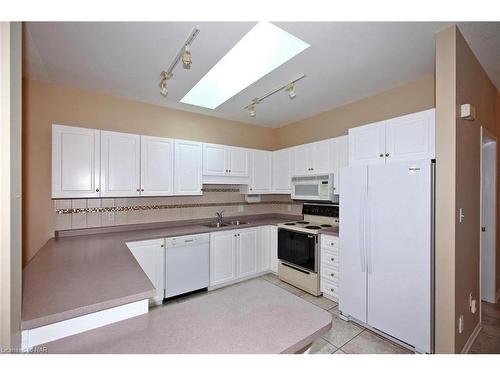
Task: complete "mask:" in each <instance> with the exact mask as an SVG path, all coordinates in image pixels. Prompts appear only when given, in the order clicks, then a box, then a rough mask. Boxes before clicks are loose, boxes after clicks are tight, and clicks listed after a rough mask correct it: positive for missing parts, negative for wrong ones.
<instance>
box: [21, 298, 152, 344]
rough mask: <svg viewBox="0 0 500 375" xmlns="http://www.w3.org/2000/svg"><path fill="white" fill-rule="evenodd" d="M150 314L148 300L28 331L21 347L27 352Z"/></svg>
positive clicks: (25, 331)
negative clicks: (43, 345)
mask: <svg viewBox="0 0 500 375" xmlns="http://www.w3.org/2000/svg"><path fill="white" fill-rule="evenodd" d="M147 312H148V300H147V299H143V300H141V301H136V302H132V303H127V304H125V305H121V306H117V307H112V308H110V309H106V310H101V311H97V312H94V313H91V314H86V315H82V316H77V317H75V318H71V319H67V320H63V321H61V322H57V323H52V324H49V325H46V326H42V327H37V328H33V329H27V330H24V331H22V332H21V341H22V343H21V347H22V349H23V350H27V349H29V348H32V347H34V346H37V345H40V344H44V343H47V342H51V341H54V340H59V339H61V338H63V337H68V336H72V335H76V334H77V333H81V332H85V331H89V330H91V329H94V328H99V327H102V326H105V325H108V324H111V323H116V322H119V321H120V320H125V319H129V318H132V317H134V316H138V315H142V314H145V313H147Z"/></svg>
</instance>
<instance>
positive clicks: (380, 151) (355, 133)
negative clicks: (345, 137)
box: [349, 121, 385, 165]
mask: <svg viewBox="0 0 500 375" xmlns="http://www.w3.org/2000/svg"><path fill="white" fill-rule="evenodd" d="M383 163H385V121H380V122H375V123H373V124H370V125H364V126H358V127H356V128H351V129H349V165H366V164H383Z"/></svg>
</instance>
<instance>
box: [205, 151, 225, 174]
mask: <svg viewBox="0 0 500 375" xmlns="http://www.w3.org/2000/svg"><path fill="white" fill-rule="evenodd" d="M226 153H227V150H226V146H220V145H210V144H204V145H203V174H204V175H207V176H226V175H227V174H228V170H229V166H228V163H227V155H226Z"/></svg>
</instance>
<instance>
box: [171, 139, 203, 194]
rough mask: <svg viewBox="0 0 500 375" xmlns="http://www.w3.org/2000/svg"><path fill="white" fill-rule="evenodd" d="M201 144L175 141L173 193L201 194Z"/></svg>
mask: <svg viewBox="0 0 500 375" xmlns="http://www.w3.org/2000/svg"><path fill="white" fill-rule="evenodd" d="M202 159H203V158H202V144H201V143H197V142H189V141H181V140H176V141H175V157H174V160H175V168H174V194H176V195H201V194H202V193H201V187H202V183H201V169H202Z"/></svg>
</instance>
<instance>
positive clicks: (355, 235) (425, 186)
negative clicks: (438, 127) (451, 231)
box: [339, 160, 434, 353]
mask: <svg viewBox="0 0 500 375" xmlns="http://www.w3.org/2000/svg"><path fill="white" fill-rule="evenodd" d="M341 191H342V194H341V196H340V215H339V218H340V228H339V230H340V232H339V237H340V244H339V248H340V251H341V256H340V267H341V272H340V295H339V310H340V312H341V314H342V315H343V316H344V317H347V318H349V319H352V320H357V321H359V322H361V323H363V324H365V325H368V326H371V327H373V328H375V329H376V330H378V331H381V332H383V333H385V334H387V335H389V336H392V337H394V338H396V339H398V340H400V341H402V342H404V343H406V344H408V345H410V346H412V347H414V348H415V350H416V351H417V352H423V353H431V352H432V351H433V319H434V314H433V298H434V293H433V287H434V282H433V262H434V164H433V162H432V161H431V160H417V161H412V162H396V163H390V164H377V165H368V166H353V167H347V168H344V169H343V170H342V179H341Z"/></svg>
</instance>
